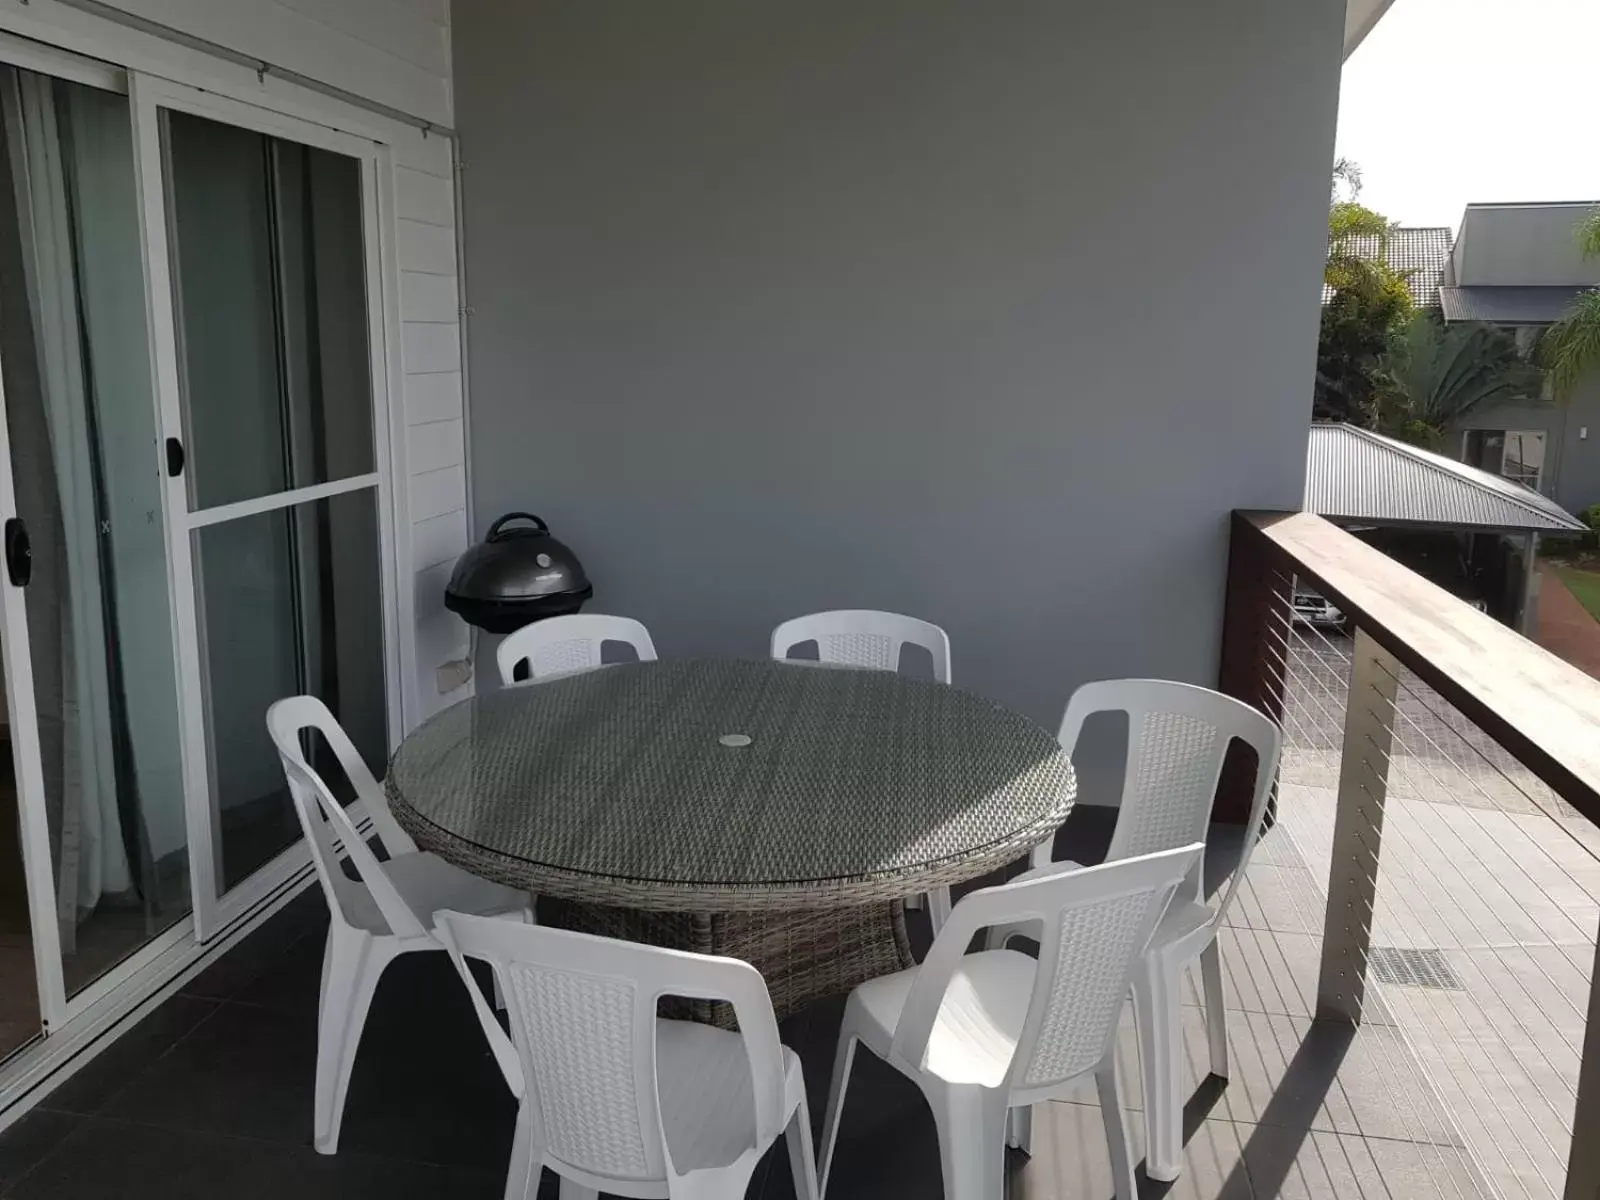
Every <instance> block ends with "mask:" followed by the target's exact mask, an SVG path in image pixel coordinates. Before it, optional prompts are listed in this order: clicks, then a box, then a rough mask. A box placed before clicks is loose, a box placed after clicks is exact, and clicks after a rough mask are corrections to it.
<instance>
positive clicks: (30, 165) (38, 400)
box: [0, 70, 133, 953]
mask: <svg viewBox="0 0 1600 1200" xmlns="http://www.w3.org/2000/svg"><path fill="white" fill-rule="evenodd" d="M3 84H4V86H3V87H0V107H3V110H4V119H5V128H6V140H7V144H8V147H9V151H10V156H11V162H10V167H11V177H12V182H13V189H14V193H15V205H16V212H17V218H18V224H19V227H20V233H21V243H22V258H23V262H22V269H23V276H24V278H25V280H26V285H27V294H28V307H29V310H30V312H31V315H32V318H33V331H32V332H33V343H34V348H35V362H36V366H37V375H38V388H37V389H36V391H37V395H31V396H30V395H27V394H24V395H10V396H8V397H7V407H8V412H9V413H10V414H12V417H13V419H12V422H11V425H12V439H13V441H14V442H16V441H17V440H18V438H19V435H20V436H22V437H26V436H27V435H28V433H29V431H30V430H31V431H32V432H33V434H34V437H35V444H34V445H33V446H27V445H26V443H21V444H19V445H18V446H14V448H13V450H14V452H13V455H12V458H13V461H14V462H18V460H19V458H20V457H22V456H25V455H27V454H29V453H32V454H35V455H38V456H41V457H42V458H44V459H45V460H46V461H38V462H36V464H35V468H36V469H37V470H39V471H40V472H43V471H45V470H47V469H48V470H49V471H50V472H51V473H53V476H54V492H55V496H54V503H53V516H54V517H55V527H54V528H53V529H35V531H34V534H33V540H34V544H35V548H36V558H43V559H45V560H46V561H45V566H46V570H45V571H43V572H42V575H43V577H42V578H36V581H35V584H34V586H35V587H39V586H41V585H45V586H49V583H50V582H52V577H53V582H54V585H55V594H54V595H53V596H49V597H43V596H41V597H37V599H36V600H34V599H31V600H30V605H29V613H30V623H29V640H30V641H31V642H34V651H33V658H34V662H35V664H36V679H35V694H36V701H37V704H38V708H39V721H40V725H41V728H42V727H44V726H45V725H46V724H48V723H51V722H58V723H59V737H56V738H51V739H42V740H43V741H45V743H46V756H47V761H46V762H45V764H44V769H45V781H46V791H47V793H51V795H50V796H49V797H48V800H49V801H50V802H51V803H50V807H51V808H52V809H53V810H54V811H52V813H51V816H52V817H53V818H54V820H53V822H52V824H54V825H55V829H53V830H52V833H53V834H55V835H56V836H55V837H53V838H52V841H53V842H56V846H55V847H54V848H55V849H56V887H57V895H56V900H57V919H58V922H59V924H60V928H61V941H62V949H63V951H64V952H66V953H72V952H73V949H74V947H75V945H76V930H77V924H78V921H79V919H80V914H81V913H83V912H84V911H86V910H92V909H93V908H94V907H95V905H96V904H97V903H98V902H99V900H100V898H101V897H102V896H103V895H105V894H107V893H118V892H125V891H128V890H129V889H130V888H131V887H132V883H133V881H132V877H131V874H130V871H129V864H128V858H127V854H126V851H125V850H124V847H123V841H122V832H121V823H120V818H119V816H118V809H117V787H116V772H115V768H114V763H113V760H112V746H113V744H114V742H113V734H112V717H111V709H110V697H111V685H110V680H109V679H108V675H107V662H108V658H107V646H106V625H105V620H104V609H103V595H104V592H103V589H102V584H103V581H102V579H101V571H100V547H99V538H100V536H101V533H102V530H101V527H100V520H99V514H98V509H97V504H96V494H95V478H94V460H93V457H92V450H91V441H90V439H91V434H92V430H91V428H90V412H91V408H90V402H89V397H88V394H87V390H86V389H87V381H86V380H85V377H84V375H85V372H84V364H85V362H86V361H87V359H86V357H85V347H84V332H83V329H82V327H81V323H80V320H79V313H80V311H81V310H82V297H81V296H80V295H79V293H78V273H77V270H76V269H75V264H74V259H73V236H72V232H73V227H72V214H71V211H70V209H69V195H68V188H67V181H66V168H65V158H66V155H67V153H68V150H67V148H66V147H64V146H63V138H62V128H61V125H60V123H59V122H58V113H57V108H56V101H55V94H54V90H53V85H52V83H51V81H50V80H49V79H47V78H44V77H42V76H36V75H31V74H28V73H23V72H17V71H12V70H6V71H5V74H4V79H3ZM28 390H33V389H28ZM30 404H31V405H35V406H38V407H40V408H41V409H42V414H40V415H42V417H43V420H42V421H39V420H33V421H29V420H28V419H27V416H26V414H19V413H18V410H19V409H20V408H24V407H26V406H28V405H30ZM19 415H21V416H22V418H23V419H22V420H20V421H19V420H18V419H17V417H18V416H19ZM41 431H42V432H43V437H42V438H40V437H39V433H40V432H41ZM40 441H44V442H47V443H48V444H47V445H43V444H38V443H39V442H40ZM19 451H20V454H19ZM19 465H20V464H19ZM21 482H22V481H20V480H19V485H20V483H21ZM36 490H37V489H36ZM52 536H53V537H54V539H55V541H54V543H53V544H52V543H49V542H46V543H45V544H43V545H41V541H42V538H50V537H52ZM52 559H53V562H52V561H50V560H52ZM51 567H53V568H54V569H50V568H51ZM46 599H48V600H50V601H53V603H54V605H55V608H56V611H57V613H58V619H57V621H56V622H55V623H54V628H53V629H50V628H38V629H36V628H35V625H37V624H43V623H42V622H35V621H33V620H32V615H33V612H34V609H35V605H36V603H37V601H43V600H46ZM41 638H44V639H46V642H45V644H43V645H41V644H39V642H40V639H41ZM46 654H49V655H52V656H53V657H54V661H53V662H51V663H50V664H49V665H50V666H53V667H55V668H56V669H54V670H48V671H39V670H38V669H37V667H38V665H39V664H40V663H41V659H42V658H43V657H44V656H45V655H46ZM52 785H53V786H52Z"/></svg>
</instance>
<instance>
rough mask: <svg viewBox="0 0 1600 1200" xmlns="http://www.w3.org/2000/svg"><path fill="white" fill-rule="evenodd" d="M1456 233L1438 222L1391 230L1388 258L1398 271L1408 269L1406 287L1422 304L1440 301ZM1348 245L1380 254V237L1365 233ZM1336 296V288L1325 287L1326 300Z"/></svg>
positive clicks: (1357, 251)
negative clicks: (1443, 278)
mask: <svg viewBox="0 0 1600 1200" xmlns="http://www.w3.org/2000/svg"><path fill="white" fill-rule="evenodd" d="M1452 237H1453V234H1452V233H1451V231H1450V230H1449V229H1446V228H1443V227H1442V226H1440V227H1434V226H1417V227H1415V228H1401V229H1395V230H1391V231H1390V233H1389V240H1388V245H1387V247H1386V248H1385V251H1384V256H1383V257H1384V261H1385V262H1387V263H1388V264H1389V265H1390V266H1391V267H1393V268H1394V269H1395V270H1396V271H1405V272H1406V273H1407V274H1406V287H1407V288H1409V289H1410V291H1411V299H1412V302H1413V303H1415V304H1416V306H1417V307H1418V308H1432V307H1433V306H1434V305H1436V304H1438V303H1439V277H1440V276H1441V275H1442V274H1443V273H1444V264H1445V263H1446V262H1448V261H1449V259H1450V246H1451V240H1452ZM1348 248H1349V249H1350V251H1351V252H1352V253H1354V254H1358V255H1360V256H1361V257H1362V258H1376V257H1377V255H1378V239H1377V237H1375V236H1373V235H1369V234H1362V235H1360V236H1358V237H1352V238H1350V239H1349V242H1348ZM1332 299H1333V289H1332V288H1330V287H1328V286H1327V285H1326V284H1324V285H1323V287H1322V302H1323V303H1324V304H1326V303H1327V302H1328V301H1329V300H1332Z"/></svg>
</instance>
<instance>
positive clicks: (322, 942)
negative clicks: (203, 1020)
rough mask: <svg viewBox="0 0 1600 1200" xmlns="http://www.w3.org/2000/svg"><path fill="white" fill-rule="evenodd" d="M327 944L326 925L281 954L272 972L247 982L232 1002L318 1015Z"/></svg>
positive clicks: (283, 950) (267, 971)
mask: <svg viewBox="0 0 1600 1200" xmlns="http://www.w3.org/2000/svg"><path fill="white" fill-rule="evenodd" d="M327 940H328V938H327V929H326V923H324V928H322V929H320V930H318V929H314V930H311V931H310V932H308V933H304V934H302V935H301V936H300V937H299V938H297V939H295V940H294V941H293V942H291V943H290V944H289V945H287V946H285V947H283V948H282V949H281V950H280V951H279V952H278V954H277V956H276V957H275V958H273V959H272V961H271V965H270V969H267V970H262V971H258V972H257V973H256V974H255V975H253V976H252V977H251V978H250V979H248V980H245V981H244V982H243V983H242V984H241V985H240V986H239V987H238V988H237V989H235V990H234V992H233V993H232V995H231V996H230V997H229V998H230V999H231V1000H232V1001H233V1002H234V1003H236V1004H253V1005H257V1006H259V1007H262V1008H275V1009H278V1010H279V1011H281V1012H290V1013H301V1014H311V1015H315V1014H316V1011H317V1006H318V1003H319V1000H320V997H321V995H322V954H323V949H324V947H325V946H326V945H327Z"/></svg>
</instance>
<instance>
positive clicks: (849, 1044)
mask: <svg viewBox="0 0 1600 1200" xmlns="http://www.w3.org/2000/svg"><path fill="white" fill-rule="evenodd" d="M845 1016H846V1018H847V1019H846V1021H845V1024H844V1027H843V1028H841V1029H840V1030H839V1048H838V1049H837V1050H835V1051H834V1054H833V1078H832V1080H830V1081H829V1083H828V1111H827V1113H826V1114H825V1115H824V1117H823V1120H822V1161H821V1163H820V1164H819V1166H820V1168H821V1174H822V1184H821V1188H820V1191H819V1194H821V1195H826V1194H827V1191H828V1174H829V1172H830V1171H832V1170H833V1147H834V1143H835V1142H836V1141H837V1140H838V1137H839V1115H840V1113H842V1112H843V1111H844V1096H845V1092H846V1091H848V1090H849V1088H850V1068H851V1066H853V1065H854V1063H855V1061H856V1045H857V1042H856V1037H855V1034H854V1032H853V1031H852V1030H851V1029H850V1023H849V1020H848V1017H849V1012H848V1011H846V1013H845Z"/></svg>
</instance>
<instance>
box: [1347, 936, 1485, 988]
mask: <svg viewBox="0 0 1600 1200" xmlns="http://www.w3.org/2000/svg"><path fill="white" fill-rule="evenodd" d="M1367 966H1368V967H1369V968H1370V969H1371V971H1372V977H1373V978H1374V979H1376V980H1377V981H1378V982H1379V983H1391V984H1395V985H1396V986H1399V987H1424V988H1440V989H1443V990H1446V991H1456V992H1459V991H1462V990H1463V989H1464V988H1465V987H1466V985H1465V984H1463V983H1462V982H1461V977H1460V976H1459V975H1457V974H1456V973H1455V969H1454V968H1453V967H1451V965H1450V960H1449V959H1448V958H1446V957H1445V954H1444V951H1443V950H1436V949H1427V950H1404V949H1401V948H1400V947H1398V946H1374V947H1373V948H1372V952H1371V954H1370V955H1369V956H1368V958H1367Z"/></svg>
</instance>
